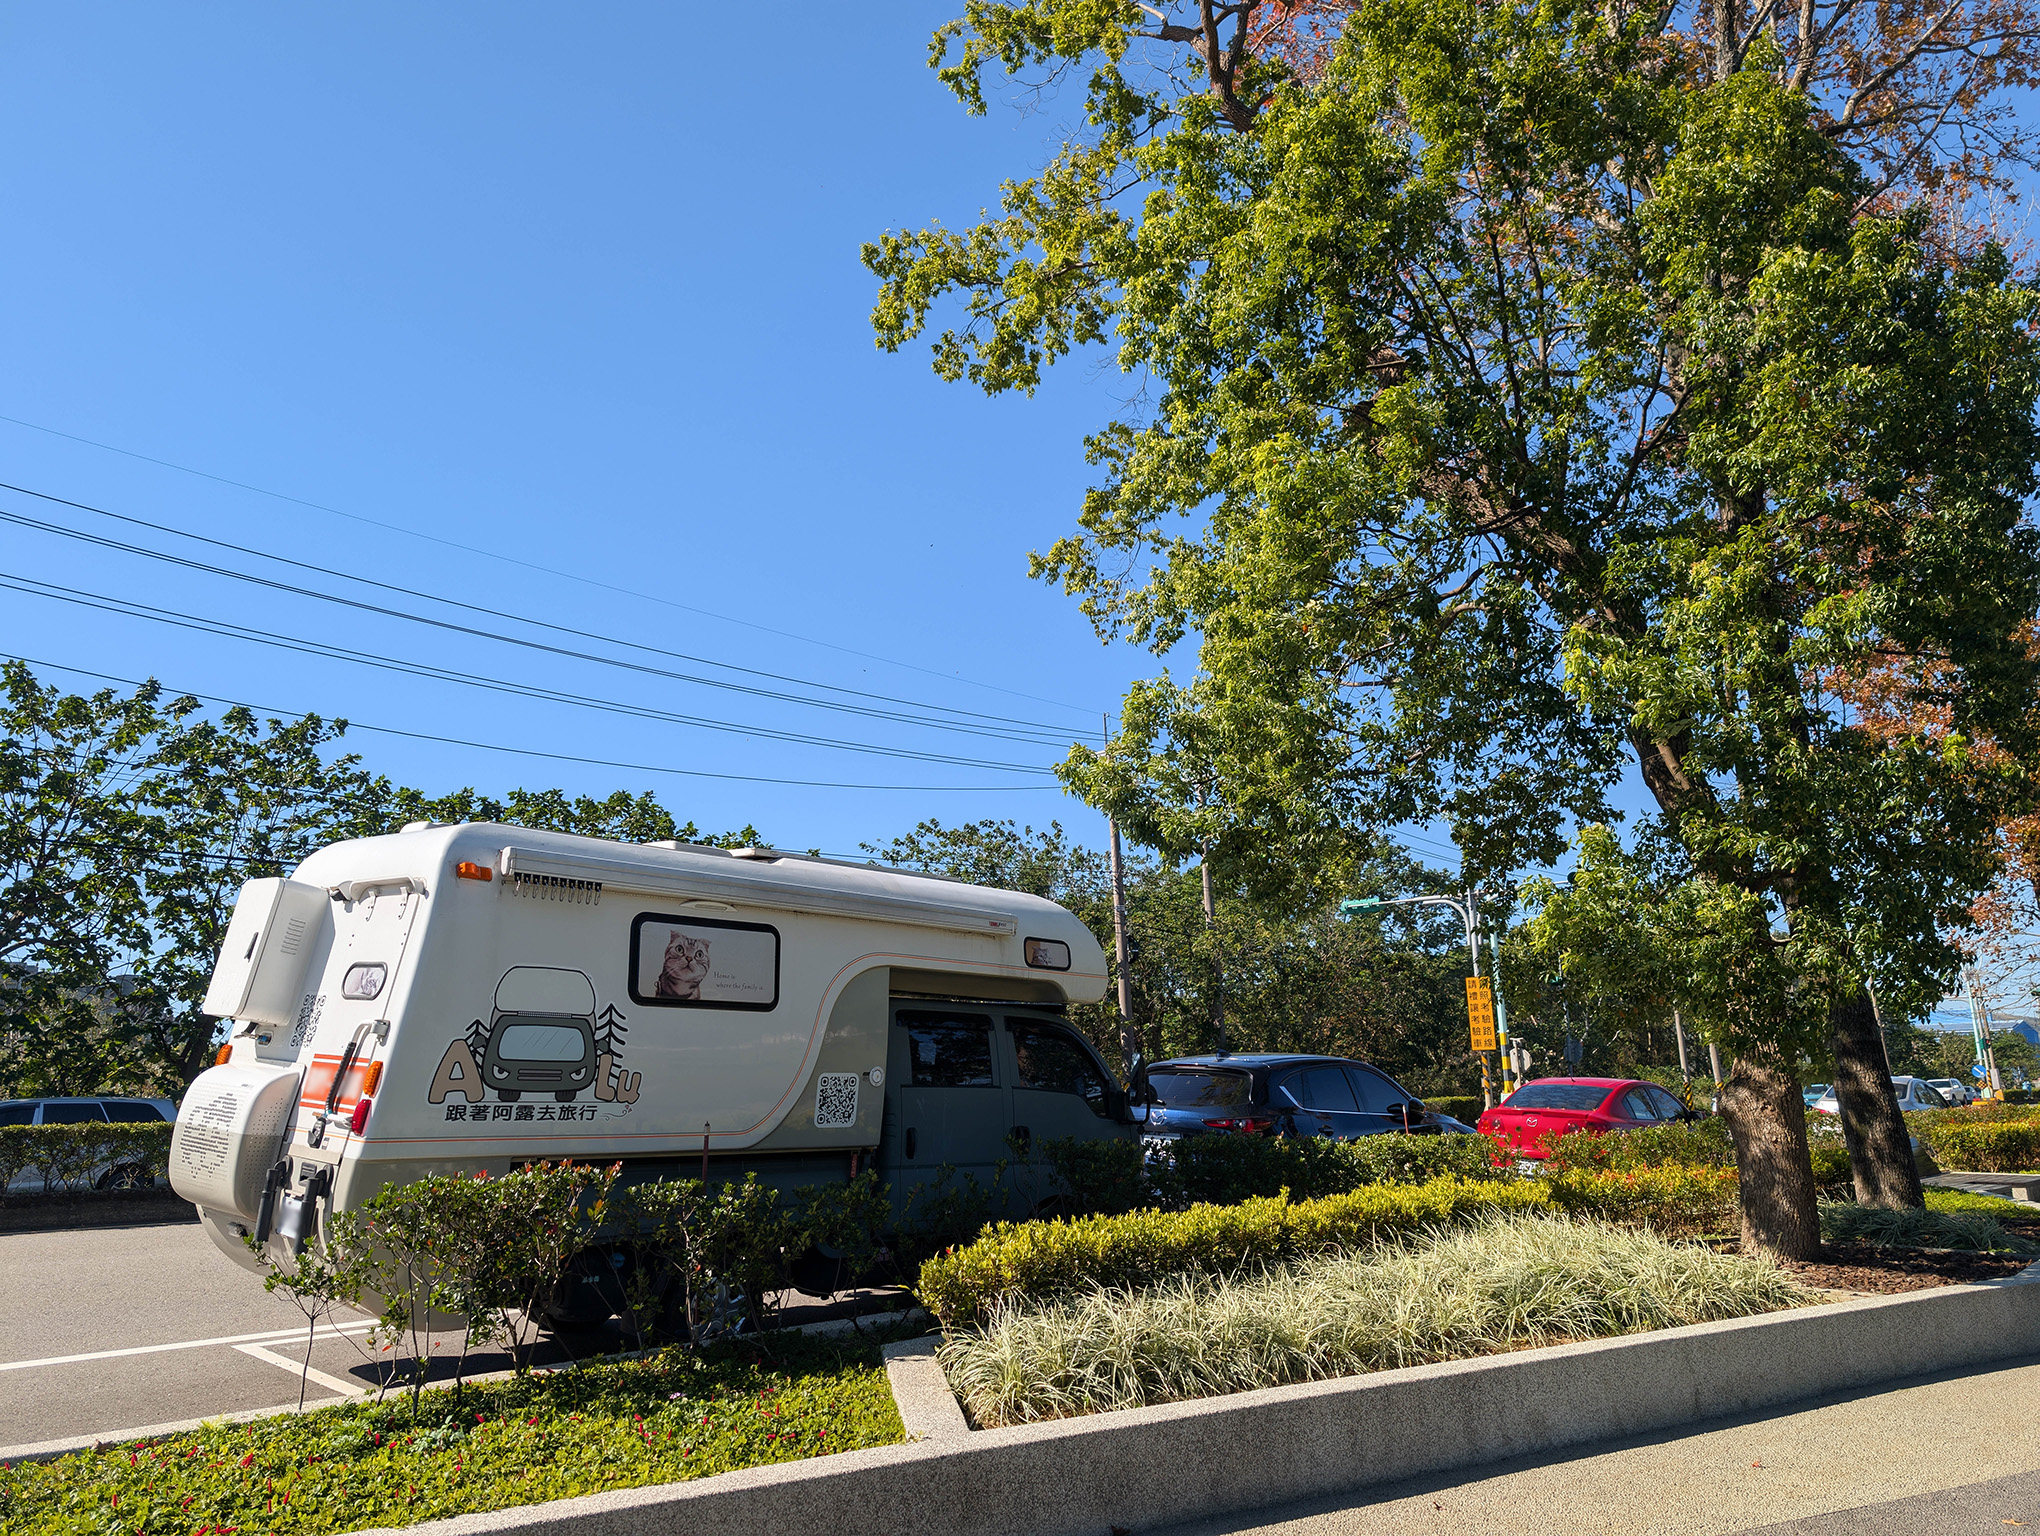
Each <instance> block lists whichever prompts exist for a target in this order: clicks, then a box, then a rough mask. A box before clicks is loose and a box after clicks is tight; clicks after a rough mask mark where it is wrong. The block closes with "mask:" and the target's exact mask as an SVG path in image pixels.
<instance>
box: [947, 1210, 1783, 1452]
mask: <svg viewBox="0 0 2040 1536" xmlns="http://www.w3.org/2000/svg"><path fill="white" fill-rule="evenodd" d="M1817 1299H1818V1298H1816V1297H1815V1296H1814V1295H1813V1294H1812V1293H1810V1292H1808V1291H1807V1290H1805V1289H1804V1288H1803V1287H1801V1286H1800V1285H1798V1284H1797V1283H1796V1282H1794V1281H1793V1280H1792V1279H1791V1278H1790V1277H1789V1276H1787V1275H1786V1274H1784V1273H1783V1272H1782V1271H1780V1270H1779V1269H1778V1268H1777V1267H1775V1266H1774V1265H1771V1264H1768V1263H1763V1262H1760V1261H1752V1260H1747V1259H1742V1258H1738V1257H1735V1256H1733V1255H1728V1254H1720V1253H1716V1252H1714V1251H1712V1250H1710V1249H1707V1248H1704V1247H1700V1246H1697V1245H1687V1244H1680V1243H1674V1242H1670V1241H1667V1240H1666V1239H1664V1238H1661V1237H1659V1236H1657V1235H1655V1234H1654V1233H1650V1232H1642V1231H1623V1230H1619V1229H1616V1228H1613V1227H1609V1226H1605V1225H1602V1224H1599V1223H1594V1222H1587V1221H1579V1220H1573V1219H1570V1218H1567V1217H1562V1216H1551V1215H1536V1214H1518V1215H1513V1216H1508V1217H1501V1218H1497V1219H1494V1220H1489V1221H1483V1222H1481V1223H1479V1224H1477V1225H1475V1226H1473V1227H1471V1228H1469V1229H1466V1230H1462V1231H1454V1232H1434V1233H1428V1234H1424V1235H1422V1236H1417V1237H1411V1238H1407V1239H1403V1240H1399V1241H1393V1242H1389V1243H1386V1244H1384V1245H1381V1246H1379V1247H1376V1248H1374V1249H1372V1250H1370V1251H1367V1252H1363V1253H1356V1254H1339V1255H1328V1256H1319V1257H1312V1258H1305V1259H1299V1260H1295V1261H1293V1262H1291V1263H1288V1264H1283V1265H1276V1266H1272V1267H1268V1268H1260V1267H1253V1268H1243V1269H1242V1270H1241V1271H1239V1272H1238V1273H1236V1274H1211V1273H1189V1274H1182V1275H1178V1276H1175V1277H1173V1278H1171V1279H1168V1280H1165V1281H1163V1282H1161V1283H1160V1284H1158V1285H1153V1286H1147V1287H1139V1288H1135V1287H1111V1288H1098V1289H1094V1290H1092V1291H1090V1292H1088V1293H1085V1294H1081V1295H1076V1296H1069V1297H1065V1298H1063V1299H1061V1300H1057V1301H1052V1302H1048V1303H1045V1304H1034V1305H1025V1304H1019V1303H1014V1302H1007V1303H1005V1304H1003V1305H1001V1306H999V1307H998V1308H996V1309H995V1310H994V1311H993V1312H992V1314H991V1315H990V1316H989V1317H987V1318H986V1319H985V1321H984V1323H983V1325H982V1326H980V1327H975V1328H971V1329H968V1330H965V1331H962V1332H959V1333H957V1334H955V1335H953V1336H952V1337H950V1338H949V1339H948V1340H946V1341H945V1342H944V1344H943V1345H942V1347H941V1351H940V1358H941V1361H942V1365H943V1369H944V1370H945V1371H946V1372H947V1374H948V1377H949V1381H950V1384H951V1385H952V1386H953V1387H954V1388H955V1390H956V1392H957V1394H958V1396H959V1397H961V1398H962V1399H963V1401H964V1402H965V1404H966V1405H967V1406H968V1407H969V1409H970V1411H971V1413H972V1415H973V1416H974V1417H975V1418H976V1420H977V1422H978V1423H979V1424H981V1425H987V1426H989V1425H996V1424H1013V1423H1025V1422H1028V1421H1031V1420H1037V1419H1047V1418H1058V1417H1063V1416H1065V1415H1069V1414H1079V1413H1097V1412H1104V1411H1107V1410H1110V1409H1115V1408H1131V1407H1138V1406H1140V1405H1142V1404H1145V1403H1157V1402H1171V1401H1177V1400H1181V1399H1186V1398H1192V1397H1204V1396H1210V1395H1213V1394H1217V1393H1224V1392H1242V1391H1251V1390H1253V1389H1255V1388H1260V1387H1271V1386H1280V1385H1282V1384H1284V1383H1287V1382H1298V1381H1318V1380H1324V1379H1328V1378H1331V1377H1335V1376H1348V1375H1354V1374H1357V1373H1360V1372H1366V1371H1376V1370H1387V1369H1392V1368H1394V1367H1397V1366H1405V1365H1416V1364H1421V1363H1424V1362H1426V1361H1432V1360H1453V1359H1461V1358H1465V1357H1468V1356H1473V1355H1483V1354H1492V1353H1496V1352H1499V1351H1502V1350H1509V1349H1521V1348H1531V1347H1535V1346H1538V1345H1544V1344H1554V1343H1559V1342H1562V1341H1565V1340H1568V1339H1584V1338H1601V1337H1606V1336H1609V1335H1613V1334H1621V1333H1635V1332H1641V1331H1644V1330H1646V1329H1653V1328H1669V1327H1676V1326H1679V1325H1681V1324H1685V1323H1698V1322H1707V1321H1712V1320H1715V1319H1719V1318H1730V1317H1746V1316H1749V1315H1752V1314H1754V1313H1758V1312H1768V1311H1774V1310H1776V1309H1778V1308H1781V1307H1790V1306H1798V1305H1804V1304H1806V1303H1808V1302H1811V1301H1814V1300H1817Z"/></svg>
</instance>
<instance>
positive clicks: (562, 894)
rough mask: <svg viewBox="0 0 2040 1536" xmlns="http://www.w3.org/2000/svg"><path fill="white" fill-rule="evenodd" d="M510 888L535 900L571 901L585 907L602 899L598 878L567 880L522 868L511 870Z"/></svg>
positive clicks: (593, 904) (562, 877)
mask: <svg viewBox="0 0 2040 1536" xmlns="http://www.w3.org/2000/svg"><path fill="white" fill-rule="evenodd" d="M510 889H511V891H512V893H513V894H515V895H518V896H529V897H531V898H533V899H534V900H537V901H571V902H574V903H576V904H578V905H580V906H586V907H592V906H595V905H596V904H598V903H599V902H600V901H601V900H602V882H601V881H600V880H569V879H567V878H566V877H565V876H563V875H530V874H526V873H524V871H522V870H513V871H512V872H511V875H510Z"/></svg>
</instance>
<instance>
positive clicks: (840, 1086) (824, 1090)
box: [815, 1072, 857, 1131]
mask: <svg viewBox="0 0 2040 1536" xmlns="http://www.w3.org/2000/svg"><path fill="white" fill-rule="evenodd" d="M856 1123H857V1074H856V1073H855V1072H824V1073H822V1074H821V1075H820V1076H819V1077H817V1078H816V1079H815V1129H817V1130H822V1131H842V1130H848V1129H849V1128H850V1127H851V1126H853V1125H855V1124H856Z"/></svg>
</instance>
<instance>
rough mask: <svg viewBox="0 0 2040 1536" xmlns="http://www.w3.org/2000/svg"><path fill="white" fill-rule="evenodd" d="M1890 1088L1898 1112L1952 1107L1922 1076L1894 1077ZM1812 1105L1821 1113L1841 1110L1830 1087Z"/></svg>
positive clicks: (1832, 1112) (1906, 1112)
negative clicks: (1895, 1095) (1895, 1100)
mask: <svg viewBox="0 0 2040 1536" xmlns="http://www.w3.org/2000/svg"><path fill="white" fill-rule="evenodd" d="M1891 1088H1892V1092H1893V1093H1895V1094H1897V1095H1898V1109H1899V1113H1900V1114H1911V1113H1912V1112H1913V1111H1914V1110H1920V1109H1948V1108H1951V1107H1952V1106H1951V1105H1950V1104H1949V1101H1948V1100H1946V1099H1944V1098H1942V1097H1941V1095H1940V1094H1939V1093H1938V1092H1936V1091H1935V1089H1934V1085H1933V1084H1932V1083H1930V1082H1928V1081H1927V1080H1926V1079H1925V1078H1924V1077H1894V1078H1893V1079H1892V1080H1891ZM1813 1107H1814V1108H1815V1109H1816V1110H1818V1111H1819V1112H1820V1113H1821V1114H1823V1115H1839V1114H1840V1113H1841V1112H1842V1106H1841V1103H1840V1102H1839V1101H1838V1100H1837V1099H1836V1098H1835V1091H1834V1089H1832V1088H1830V1089H1828V1091H1827V1092H1826V1093H1824V1094H1822V1095H1821V1096H1820V1097H1819V1098H1817V1099H1815V1100H1814V1101H1813Z"/></svg>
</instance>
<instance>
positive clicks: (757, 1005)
mask: <svg viewBox="0 0 2040 1536" xmlns="http://www.w3.org/2000/svg"><path fill="white" fill-rule="evenodd" d="M630 995H631V997H632V999H633V1000H634V1001H636V1002H639V1003H642V1004H644V1005H645V1006H646V1007H648V1008H748V1009H752V1010H754V1011H758V1012H764V1011H768V1010H770V1009H772V1008H776V1007H777V1006H778V1005H779V930H778V929H777V928H772V927H769V926H767V925H766V924H764V923H731V922H725V921H723V920H722V919H721V918H714V917H693V916H690V915H688V914H685V913H679V912H640V913H639V914H638V915H637V917H636V918H635V919H634V920H633V921H632V923H631V925H630Z"/></svg>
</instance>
